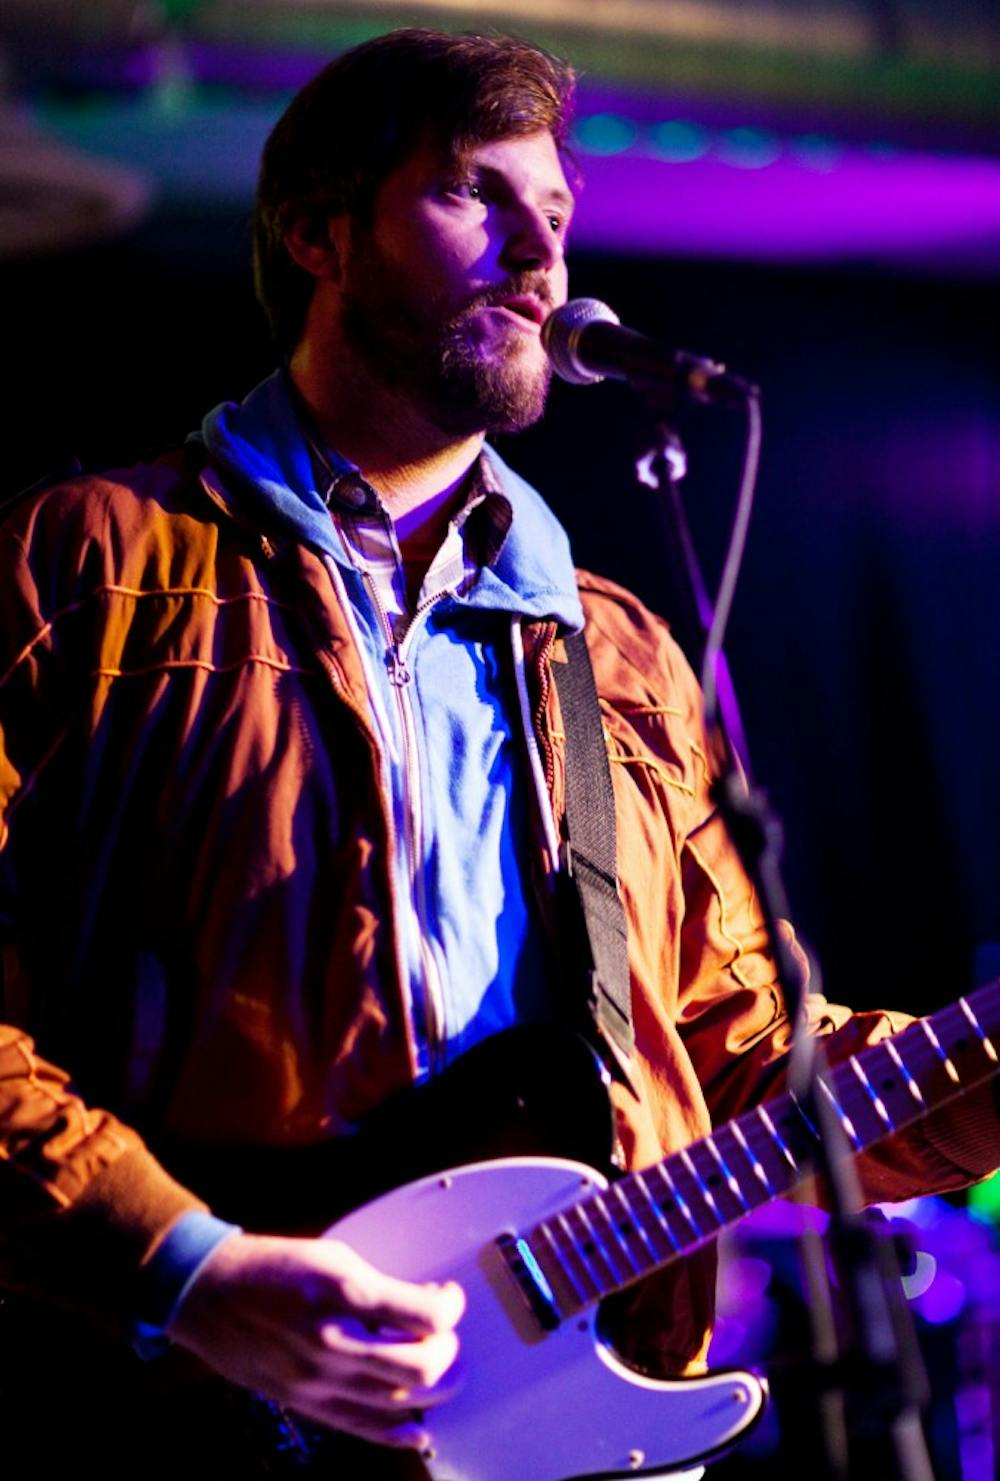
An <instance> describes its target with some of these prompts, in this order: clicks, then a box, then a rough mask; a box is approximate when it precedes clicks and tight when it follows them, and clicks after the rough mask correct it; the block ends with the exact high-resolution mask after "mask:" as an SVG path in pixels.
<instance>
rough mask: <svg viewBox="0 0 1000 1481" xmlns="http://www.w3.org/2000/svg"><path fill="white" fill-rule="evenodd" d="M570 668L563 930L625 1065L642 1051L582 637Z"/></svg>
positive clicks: (565, 707) (562, 689) (564, 674)
mask: <svg viewBox="0 0 1000 1481" xmlns="http://www.w3.org/2000/svg"><path fill="white" fill-rule="evenodd" d="M564 642H565V648H566V654H567V657H568V660H569V661H568V663H555V664H553V674H554V676H555V681H556V690H557V692H558V695H559V706H560V709H561V710H562V719H563V727H564V729H565V731H566V832H567V834H568V840H567V841H566V842H565V843H564V858H563V872H562V876H561V878H562V880H563V881H564V883H563V894H564V901H563V929H564V930H568V932H569V935H570V941H569V943H568V944H569V946H570V954H571V958H572V960H573V962H574V965H575V966H576V967H577V970H578V972H580V973H582V975H583V980H584V982H585V983H586V984H587V991H588V997H589V1009H590V1013H591V1014H592V1016H593V1019H594V1021H595V1022H596V1024H597V1027H598V1029H599V1030H600V1032H601V1035H602V1037H604V1038H605V1039H606V1040H609V1041H610V1043H611V1045H612V1046H613V1047H614V1048H615V1049H617V1050H618V1052H619V1055H620V1056H623V1057H624V1058H625V1059H626V1060H627V1059H628V1058H629V1057H630V1056H631V1054H632V1050H633V1048H634V1047H635V1032H634V1029H633V1026H632V1000H631V993H630V991H629V974H628V958H627V955H626V950H625V939H626V927H625V911H624V909H623V908H622V902H621V897H620V896H619V894H618V868H617V862H616V852H615V839H616V829H615V800H614V793H613V791H612V787H611V768H610V766H609V764H608V753H607V748H606V746H605V743H604V727H603V724H602V722H601V711H600V706H599V704H598V700H597V685H596V684H595V682H594V671H593V669H592V667H591V664H590V654H589V653H588V652H587V644H586V642H585V640H584V636H583V634H582V633H574V634H572V635H571V636H570V637H567V638H566V639H565V640H564Z"/></svg>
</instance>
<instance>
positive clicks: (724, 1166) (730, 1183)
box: [705, 1133, 750, 1213]
mask: <svg viewBox="0 0 1000 1481" xmlns="http://www.w3.org/2000/svg"><path fill="white" fill-rule="evenodd" d="M705 1145H706V1146H707V1147H708V1150H709V1152H710V1154H711V1155H712V1156H713V1157H714V1158H715V1160H716V1162H717V1163H718V1164H719V1171H720V1172H721V1174H722V1176H723V1179H724V1180H725V1184H726V1187H727V1188H728V1189H729V1191H730V1193H731V1194H732V1195H733V1197H734V1198H735V1199H736V1200H737V1202H738V1203H739V1205H740V1208H741V1209H742V1211H743V1212H744V1213H747V1212H749V1209H750V1203H749V1201H748V1199H747V1196H746V1194H745V1193H744V1192H743V1188H742V1186H741V1184H740V1181H739V1179H738V1178H737V1177H736V1175H735V1173H733V1171H732V1169H731V1168H730V1166H729V1163H728V1162H727V1161H726V1159H725V1157H723V1155H722V1152H721V1150H720V1149H719V1145H718V1142H717V1140H716V1137H715V1135H713V1134H711V1133H710V1134H709V1135H708V1136H707V1137H706V1138H705Z"/></svg>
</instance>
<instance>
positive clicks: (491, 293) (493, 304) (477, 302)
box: [456, 272, 554, 319]
mask: <svg viewBox="0 0 1000 1481" xmlns="http://www.w3.org/2000/svg"><path fill="white" fill-rule="evenodd" d="M524 295H528V296H530V297H532V298H537V299H538V301H539V303H540V304H541V305H542V307H543V308H544V309H545V310H546V311H547V312H549V313H551V311H552V309H553V307H554V303H553V298H552V290H551V288H550V286H549V283H548V280H547V279H546V277H545V275H544V274H543V273H531V272H524V273H515V274H514V276H513V277H511V278H508V279H507V281H506V283H497V284H495V285H494V286H493V287H492V288H484V289H483V291H482V292H481V293H476V294H474V295H473V297H472V298H470V299H469V301H468V303H466V305H465V307H464V308H463V309H461V310H460V312H459V313H458V314H457V315H456V319H464V318H465V316H466V314H472V313H475V312H476V310H477V309H495V308H502V307H503V305H504V304H505V303H506V302H507V301H508V300H509V299H511V298H520V297H522V296H524Z"/></svg>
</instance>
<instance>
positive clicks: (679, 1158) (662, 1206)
mask: <svg viewBox="0 0 1000 1481" xmlns="http://www.w3.org/2000/svg"><path fill="white" fill-rule="evenodd" d="M997 1042H1000V982H995V983H991V984H990V985H988V986H986V987H982V988H980V989H978V991H976V992H974V993H971V994H970V995H969V996H968V997H967V998H959V1000H958V1002H957V1003H953V1004H951V1005H950V1006H949V1007H947V1008H942V1009H941V1010H940V1012H938V1013H935V1014H933V1015H932V1016H931V1017H930V1018H922V1019H918V1020H917V1021H916V1022H915V1023H912V1024H910V1025H909V1026H908V1027H907V1028H905V1029H904V1030H903V1031H902V1033H900V1034H896V1035H895V1036H893V1037H892V1038H886V1039H883V1040H882V1042H881V1043H879V1044H876V1045H874V1046H872V1047H871V1048H869V1049H866V1050H864V1051H863V1053H861V1054H857V1055H852V1056H851V1057H850V1059H847V1060H845V1061H844V1062H843V1063H841V1064H838V1065H837V1066H835V1067H834V1068H832V1069H830V1070H828V1071H827V1073H826V1074H825V1076H824V1078H823V1080H822V1082H821V1087H820V1094H821V1095H822V1096H824V1097H825V1098H826V1099H827V1100H828V1101H829V1104H830V1107H831V1109H832V1110H833V1112H834V1113H835V1114H836V1116H837V1118H838V1120H839V1121H840V1124H841V1126H842V1128H843V1131H844V1134H845V1136H846V1139H847V1141H848V1143H849V1144H850V1146H851V1148H852V1149H853V1150H854V1151H855V1152H862V1151H864V1149H865V1148H866V1147H869V1146H872V1145H873V1144H874V1143H875V1142H877V1141H879V1140H881V1138H883V1137H886V1136H889V1135H890V1134H891V1133H892V1132H894V1131H897V1130H899V1129H900V1128H901V1127H904V1126H907V1125H909V1124H910V1123H911V1122H913V1121H916V1120H918V1119H919V1118H920V1117H921V1116H924V1115H926V1114H927V1113H928V1112H929V1111H931V1110H934V1109H935V1108H936V1107H938V1106H941V1105H944V1104H945V1102H946V1101H948V1100H951V1099H952V1098H954V1097H955V1096H958V1095H960V1094H962V1093H963V1092H964V1091H965V1090H968V1089H969V1088H970V1087H971V1086H973V1085H976V1084H978V1083H979V1082H980V1081H982V1080H986V1079H988V1078H989V1077H990V1076H991V1075H993V1074H995V1073H996V1072H997V1070H998V1068H1000V1063H998V1054H997V1049H996V1048H995V1047H994V1045H995V1043H997ZM816 1140H817V1133H816V1129H815V1127H814V1126H813V1124H812V1122H811V1121H810V1120H809V1118H808V1117H807V1116H806V1115H805V1113H804V1112H803V1110H802V1109H801V1108H800V1106H799V1104H798V1102H797V1101H796V1100H795V1098H794V1096H793V1095H792V1094H791V1093H786V1094H784V1095H781V1096H778V1097H776V1098H775V1099H774V1100H770V1101H768V1102H767V1103H766V1105H761V1106H758V1107H757V1108H756V1109H755V1110H753V1111H749V1112H747V1113H746V1114H745V1115H743V1116H740V1117H738V1118H737V1119H736V1120H734V1121H730V1122H729V1123H728V1124H727V1125H725V1126H722V1127H720V1128H719V1129H718V1130H716V1131H713V1132H712V1133H711V1134H710V1135H709V1136H707V1137H705V1138H703V1140H702V1141H700V1142H696V1143H694V1144H693V1145H691V1146H689V1147H685V1148H684V1149H683V1150H682V1151H680V1152H675V1153H673V1154H672V1155H671V1156H669V1157H666V1158H664V1159H663V1161H662V1162H658V1163H656V1164H655V1165H654V1166H653V1167H649V1168H646V1169H644V1170H643V1171H642V1172H636V1173H631V1174H629V1175H628V1176H627V1177H624V1178H622V1179H620V1180H619V1181H617V1182H615V1183H613V1184H612V1185H611V1187H610V1188H609V1189H608V1190H607V1191H606V1192H602V1193H599V1194H591V1195H590V1196H588V1197H586V1198H582V1199H580V1201H579V1202H577V1203H576V1204H574V1205H573V1206H572V1208H570V1209H568V1210H564V1211H563V1212H562V1213H560V1214H558V1215H556V1216H555V1217H554V1218H550V1219H546V1220H543V1221H542V1222H541V1223H539V1224H536V1225H535V1226H534V1227H533V1228H532V1229H530V1230H523V1231H521V1238H520V1240H519V1241H518V1243H519V1244H520V1245H521V1247H522V1249H526V1250H527V1251H529V1252H530V1255H531V1257H532V1258H533V1262H534V1263H535V1268H536V1270H537V1271H538V1272H539V1273H540V1274H541V1276H542V1277H543V1278H544V1281H545V1282H546V1283H547V1285H548V1287H549V1292H548V1294H549V1296H550V1297H551V1300H552V1304H553V1307H554V1309H555V1312H557V1313H558V1315H559V1316H560V1317H567V1316H571V1315H573V1314H574V1313H575V1312H578V1311H581V1310H583V1309H584V1308H585V1307H587V1306H590V1305H592V1304H593V1303H594V1302H596V1301H600V1300H602V1299H603V1298H604V1297H605V1296H608V1295H610V1294H611V1293H612V1292H614V1291H617V1290H620V1289H621V1288H622V1287H623V1286H627V1285H629V1284H631V1282H632V1281H634V1280H638V1279H640V1278H641V1277H642V1276H644V1275H649V1274H651V1273H652V1272H653V1271H655V1270H658V1269H660V1268H662V1267H663V1266H665V1265H668V1264H669V1263H670V1262H671V1261H672V1260H674V1259H676V1258H677V1257H679V1256H681V1255H686V1254H689V1253H690V1252H691V1251H692V1250H694V1249H696V1248H697V1247H698V1246H699V1245H701V1244H704V1243H705V1242H706V1241H708V1240H710V1239H713V1238H714V1237H715V1236H716V1235H717V1234H718V1233H719V1232H720V1231H721V1230H722V1229H725V1228H726V1227H727V1226H728V1225H729V1224H733V1223H735V1222H736V1221H737V1220H738V1219H740V1218H742V1217H743V1216H744V1214H748V1213H750V1212H751V1210H753V1209H755V1208H758V1207H760V1206H761V1205H762V1204H764V1203H768V1202H769V1201H770V1200H771V1199H773V1198H777V1197H779V1196H780V1195H781V1194H783V1193H788V1192H789V1191H790V1190H791V1189H792V1188H794V1187H795V1186H796V1185H797V1184H798V1183H800V1182H802V1181H803V1180H804V1179H805V1178H806V1177H807V1176H808V1175H809V1174H810V1173H811V1172H812V1171H813V1156H812V1154H813V1150H814V1148H815V1145H816ZM535 1278H536V1279H537V1276H536V1277H535Z"/></svg>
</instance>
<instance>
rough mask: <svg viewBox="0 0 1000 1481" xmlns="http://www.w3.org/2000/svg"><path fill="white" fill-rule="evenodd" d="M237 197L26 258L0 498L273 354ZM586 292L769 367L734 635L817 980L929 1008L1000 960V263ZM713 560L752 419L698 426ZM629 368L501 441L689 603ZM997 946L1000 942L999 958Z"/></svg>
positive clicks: (568, 506)
mask: <svg viewBox="0 0 1000 1481" xmlns="http://www.w3.org/2000/svg"><path fill="white" fill-rule="evenodd" d="M248 259H249V227H248V221H247V218H246V216H245V214H244V213H243V212H242V211H237V210H236V209H234V208H232V209H231V208H228V207H227V208H225V209H217V210H211V209H205V208H198V209H197V210H195V209H193V208H184V207H182V206H179V205H173V206H161V208H160V209H159V210H158V212H156V213H154V215H153V216H151V217H150V218H149V219H147V221H146V222H145V224H144V225H143V226H142V228H141V229H139V230H136V231H134V232H133V233H132V234H131V235H128V236H126V237H124V238H120V239H119V240H117V241H116V242H115V243H113V244H111V245H105V246H101V247H94V248H91V249H88V250H83V251H80V252H78V253H76V254H75V255H74V254H70V255H64V256H61V257H58V258H55V257H53V258H50V259H38V260H35V261H33V262H30V263H23V264H20V265H8V266H7V267H6V268H4V270H3V273H2V276H0V289H2V312H3V321H4V327H5V335H4V339H5V346H6V357H5V358H6V360H7V364H8V366H9V378H8V383H7V392H6V396H5V400H6V406H7V419H6V436H5V454H6V457H5V468H4V475H3V494H4V495H5V496H6V495H9V494H11V493H13V492H14V491H16V489H17V488H19V487H20V486H22V485H24V484H26V483H30V482H32V481H33V480H35V479H36V478H39V477H41V476H43V475H44V474H46V473H47V472H49V471H51V470H53V469H56V468H58V466H59V465H60V464H61V463H62V462H63V461H64V460H67V459H69V458H70V457H72V456H78V457H80V458H81V459H82V460H83V461H84V462H85V463H86V464H87V465H88V466H96V467H100V466H110V465H113V464H115V463H119V462H125V461H128V460H130V459H131V458H133V457H134V456H135V455H136V454H138V453H140V452H142V451H143V450H145V449H149V448H151V447H156V446H165V445H169V444H172V443H174V442H176V441H177V440H178V439H180V438H182V437H183V436H184V435H185V433H186V432H187V431H189V430H190V429H191V428H193V427H194V426H195V425H197V423H198V421H199V420H200V418H201V416H202V415H203V413H204V412H205V411H206V410H207V409H208V408H209V407H211V406H212V405H214V404H215V403H216V402H219V401H222V400H228V399H238V398H239V397H240V396H242V395H243V394H244V393H245V392H246V391H247V390H249V389H250V387H251V386H252V385H253V384H254V383H255V382H256V381H257V380H258V379H259V378H260V377H261V376H262V375H264V374H266V373H267V372H268V371H269V370H270V368H271V367H272V365H273V363H274V360H273V355H272V352H271V350H270V347H269V345H268V343H267V339H266V335H265V331H264V327H263V320H262V318H261V316H260V314H259V312H258V310H257V308H256V306H255V304H254V302H253V298H252V291H251V285H250V275H249V267H248ZM572 287H573V291H574V293H576V294H584V295H593V296H596V297H600V298H604V299H606V300H608V301H610V302H611V303H613V304H614V305H615V307H616V309H617V310H618V312H619V313H620V315H621V317H622V319H623V321H624V322H626V323H631V324H633V325H635V326H636V327H641V328H643V329H645V330H647V331H649V332H651V333H658V334H660V335H663V336H665V337H667V338H668V339H669V340H670V341H671V342H672V343H675V344H679V345H683V346H684V347H686V348H689V349H692V350H696V351H701V352H705V353H709V354H711V355H713V356H715V357H716V358H719V359H722V360H725V361H726V362H727V363H728V364H730V365H731V366H732V367H733V368H734V369H737V370H738V371H740V372H741V373H743V374H744V375H746V376H749V377H751V378H752V379H754V380H756V381H758V382H759V383H760V385H761V386H762V388H763V395H764V412H765V421H764V449H763V458H762V465H761V475H760V481H759V489H758V499H757V509H756V513H755V517H754V523H753V527H752V530H751V536H750V542H749V549H748V554H747V560H746V566H745V570H744V575H743V578H742V582H741V586H740V590H739V593H738V596H737V603H736V609H735V614H734V620H733V625H732V628H731V635H730V639H729V644H728V646H729V651H730V657H731V662H732V666H733V670H734V675H735V679H736V683H737V687H738V692H739V694H740V696H741V699H742V702H743V706H744V710H745V716H746V721H747V728H748V732H749V737H750V744H751V752H752V756H753V761H754V770H755V773H756V777H757V779H758V780H759V781H760V782H762V783H763V784H764V785H765V786H766V788H767V790H768V791H769V793H770V795H771V797H772V799H773V802H774V804H775V806H776V808H777V810H778V812H779V813H780V815H781V816H782V817H783V819H784V822H785V825H786V832H787V840H788V841H787V850H786V862H787V875H788V884H789V890H790V894H791V897H792V903H793V909H794V915H795V917H796V921H797V925H798V927H799V929H800V931H801V932H802V934H803V935H804V936H805V937H806V938H807V940H808V941H809V942H810V943H811V944H812V945H813V946H814V947H815V949H816V950H817V952H818V954H819V957H820V960H821V962H822V964H823V968H824V977H825V986H826V990H827V992H828V994H829V995H830V996H832V997H834V998H837V999H840V1000H844V999H846V1000H847V1001H849V1002H851V1003H852V1004H854V1005H856V1006H870V1005H875V1004H883V1005H886V1006H893V1007H898V1008H904V1009H908V1010H910V1011H915V1012H919V1011H926V1010H928V1009H930V1008H933V1007H935V1006H937V1005H939V1004H941V1003H943V1002H944V1001H947V1000H949V999H951V998H953V997H954V996H956V995H957V994H958V993H959V992H961V991H964V990H965V989H966V988H968V987H969V985H970V983H971V982H972V980H973V978H974V977H978V978H979V979H982V977H983V976H984V975H985V974H986V973H987V972H988V971H989V970H990V968H991V965H992V966H993V970H1000V962H995V963H991V953H990V951H989V949H988V948H989V946H990V943H997V942H1000V861H998V853H1000V851H998V846H997V841H996V837H995V833H996V824H997V820H998V818H1000V746H998V738H1000V686H998V682H997V676H998V662H997V633H998V619H1000V579H998V577H1000V417H998V411H1000V375H998V371H997V324H998V322H1000V316H998V312H997V310H998V299H1000V286H998V283H997V282H996V281H993V282H992V283H991V282H989V281H978V282H977V281H968V280H965V281H963V280H961V279H960V278H958V277H956V278H954V279H950V278H949V277H948V276H947V274H946V273H945V272H942V273H939V274H938V275H937V276H931V275H928V274H926V273H925V274H923V275H912V276H906V275H904V274H902V273H901V272H900V271H898V270H892V269H890V268H888V267H886V266H884V265H883V266H876V265H871V266H868V267H866V266H864V265H863V264H862V265H854V266H852V267H850V268H843V269H830V268H827V269H817V268H807V267H792V266H788V265H783V266H781V267H780V268H779V267H765V266H760V265H743V264H740V263H738V262H737V263H733V262H718V263H710V264H705V263H695V262H689V261H678V260H676V259H675V260H658V259H655V258H650V257H642V258H631V259H630V258H626V257H615V258H611V257H604V256H597V255H594V254H578V255H577V256H576V257H575V259H574V273H573V284H572ZM683 430H684V433H685V440H686V443H687V447H688V452H689V457H690V465H691V471H690V475H689V478H688V503H689V508H690V517H691V520H692V523H693V524H694V527H695V531H696V535H697V539H698V543H699V547H700V549H701V552H702V557H703V560H704V561H705V563H706V565H707V567H708V569H709V571H710V572H715V571H716V570H717V567H718V561H719V558H720V552H721V549H722V545H723V541H724V536H725V531H726V528H727V526H728V521H729V518H730V515H731V511H732V507H733V504H734V500H735V493H736V486H737V478H738V473H739V464H740V455H741V450H742V423H741V419H740V417H739V416H738V415H737V414H732V413H728V412H723V411H716V410H713V411H705V410H698V411H695V412H692V413H689V414H688V415H687V417H686V419H685V421H684V423H683ZM645 436H646V426H645V420H644V415H643V413H642V412H641V410H640V409H639V408H638V407H637V406H636V405H635V404H634V402H633V400H632V398H631V396H630V393H629V392H628V391H626V390H625V388H624V387H622V386H618V385H607V384H606V385H603V386H598V387H591V388H571V387H567V386H563V385H556V387H555V388H554V391H553V396H552V400H551V405H550V409H549V414H548V415H547V417H546V419H545V421H544V422H543V423H542V424H541V425H540V426H538V427H537V428H534V429H532V430H531V431H530V432H528V433H526V434H524V435H523V436H521V437H520V438H516V439H514V438H510V439H504V440H501V443H500V448H501V451H502V452H503V453H504V455H505V456H506V457H508V458H509V460H510V461H511V462H513V463H514V465H515V466H516V467H518V468H519V469H520V470H521V471H522V472H524V473H525V474H526V475H527V476H528V477H529V478H531V479H532V480H533V481H535V482H536V483H537V484H538V485H539V487H540V488H541V489H542V490H543V491H544V492H545V494H546V495H547V496H548V498H549V499H550V501H551V503H552V504H553V505H554V507H555V509H556V511H557V513H558V514H559V515H560V517H561V518H562V519H563V521H564V522H565V524H566V525H567V527H568V529H569V531H570V534H571V536H572V538H573V542H574V546H575V549H576V554H577V560H578V562H579V563H580V564H583V565H586V566H589V567H591V568H593V569H595V570H599V571H601V572H603V573H604V574H606V575H609V576H612V577H614V578H615V579H617V580H620V581H622V582H624V583H625V584H627V585H628V586H630V587H632V588H633V589H634V590H636V591H637V592H638V593H639V594H640V595H641V596H642V597H644V598H645V599H646V600H647V601H648V602H649V603H650V604H651V605H652V606H653V607H655V608H656V609H657V610H660V611H663V612H664V613H666V614H667V615H669V614H670V610H671V602H672V596H671V593H670V590H669V587H668V585H667V581H666V576H665V571H664V562H663V558H662V553H661V548H660V546H659V534H658V526H657V522H656V519H655V517H654V514H653V510H652V508H651V506H650V504H649V502H648V500H649V496H648V495H646V494H640V493H639V492H637V491H636V490H635V489H634V486H633V483H632V476H631V464H632V459H633V456H634V454H635V453H636V452H637V451H639V450H641V448H642V447H643V446H644V445H645V442H644V438H645ZM992 956H993V957H994V958H995V956H996V952H995V951H994V953H992Z"/></svg>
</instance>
